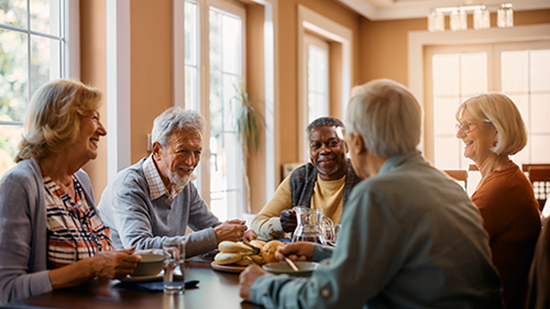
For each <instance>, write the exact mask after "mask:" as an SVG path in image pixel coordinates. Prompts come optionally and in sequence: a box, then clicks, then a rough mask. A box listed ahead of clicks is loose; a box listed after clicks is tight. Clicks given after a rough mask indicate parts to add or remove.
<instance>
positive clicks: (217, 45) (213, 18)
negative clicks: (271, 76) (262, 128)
mask: <svg viewBox="0 0 550 309" xmlns="http://www.w3.org/2000/svg"><path fill="white" fill-rule="evenodd" d="M209 25H210V30H209V43H210V52H209V60H210V141H209V145H210V154H211V156H210V208H211V209H212V212H213V213H214V214H216V216H218V217H219V218H220V220H222V221H223V220H227V219H231V218H235V217H240V216H241V214H242V213H243V209H244V200H243V174H244V162H243V157H242V148H241V145H240V143H239V140H238V136H237V131H236V115H237V113H238V110H239V108H240V107H241V103H240V101H239V100H238V99H237V97H238V94H237V90H236V89H237V88H238V85H239V83H240V82H241V81H242V71H243V69H242V67H243V64H242V59H243V37H242V33H243V22H242V19H241V18H240V17H239V16H236V15H233V14H230V13H228V12H226V11H222V10H219V9H217V8H211V9H210V12H209Z"/></svg>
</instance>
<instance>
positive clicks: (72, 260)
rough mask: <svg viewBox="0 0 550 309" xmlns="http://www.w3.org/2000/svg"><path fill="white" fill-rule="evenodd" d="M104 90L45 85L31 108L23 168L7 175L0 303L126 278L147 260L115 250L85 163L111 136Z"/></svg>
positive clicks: (0, 185)
mask: <svg viewBox="0 0 550 309" xmlns="http://www.w3.org/2000/svg"><path fill="white" fill-rule="evenodd" d="M100 97H101V93H100V92H99V90H97V89H95V88H91V87H88V86H86V85H84V84H82V83H80V82H77V81H69V80H56V81H52V82H49V83H47V84H45V85H43V86H42V87H41V88H39V89H38V90H37V91H36V93H35V94H34V96H33V97H32V99H31V102H30V104H29V107H28V109H27V113H26V119H25V123H24V132H23V138H22V141H21V143H20V144H19V153H18V154H17V157H16V161H17V162H18V163H17V165H16V166H15V167H14V168H12V169H11V170H10V171H8V172H7V173H6V174H4V176H3V177H2V179H1V180H0V256H1V258H0V303H7V302H10V301H13V300H17V299H21V298H27V297H31V296H34V295H37V294H42V293H46V292H50V291H52V290H53V289H57V288H63V287H69V286H74V285H78V284H80V283H82V282H85V281H87V280H90V279H93V278H96V277H106V278H121V277H124V276H126V275H127V274H130V273H131V272H132V271H133V269H134V268H135V267H136V265H137V262H138V261H139V260H140V258H141V257H140V256H139V255H133V254H132V253H133V249H131V250H123V251H113V248H112V245H111V240H110V235H109V229H108V228H106V227H105V226H104V225H103V222H102V221H101V219H100V218H99V215H98V211H97V209H96V206H95V201H94V196H93V192H92V186H91V183H90V179H89V178H88V175H87V174H86V172H84V171H83V170H82V169H81V167H82V166H84V164H86V163H87V162H88V161H90V160H93V159H95V158H96V157H97V150H98V142H99V138H100V137H102V136H104V135H105V134H107V132H106V130H105V128H104V127H103V125H102V124H101V123H100V122H99V113H98V111H97V109H98V108H99V105H100Z"/></svg>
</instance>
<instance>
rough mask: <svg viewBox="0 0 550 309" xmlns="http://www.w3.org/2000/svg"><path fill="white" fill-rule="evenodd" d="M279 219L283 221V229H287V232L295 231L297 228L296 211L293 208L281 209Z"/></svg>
mask: <svg viewBox="0 0 550 309" xmlns="http://www.w3.org/2000/svg"><path fill="white" fill-rule="evenodd" d="M279 221H281V227H282V228H283V231H285V232H286V233H291V232H294V230H296V226H297V225H298V219H297V218H296V211H294V210H292V209H285V210H283V211H281V216H280V217H279Z"/></svg>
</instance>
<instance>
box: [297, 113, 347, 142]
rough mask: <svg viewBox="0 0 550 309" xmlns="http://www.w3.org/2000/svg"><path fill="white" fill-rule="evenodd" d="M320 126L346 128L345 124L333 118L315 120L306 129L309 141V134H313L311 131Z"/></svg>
mask: <svg viewBox="0 0 550 309" xmlns="http://www.w3.org/2000/svg"><path fill="white" fill-rule="evenodd" d="M320 126H327V127H337V128H342V129H343V128H344V124H343V123H342V121H340V120H338V119H336V118H332V117H320V118H317V119H315V120H313V121H312V122H311V123H310V124H309V125H308V126H307V128H306V134H307V138H308V140H309V134H311V131H312V130H313V129H315V128H316V127H320Z"/></svg>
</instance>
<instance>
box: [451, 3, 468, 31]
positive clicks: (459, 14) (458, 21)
mask: <svg viewBox="0 0 550 309" xmlns="http://www.w3.org/2000/svg"><path fill="white" fill-rule="evenodd" d="M466 29H468V19H466V11H464V10H463V9H462V8H460V7H458V8H456V9H455V10H453V11H452V12H451V31H462V30H466Z"/></svg>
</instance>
